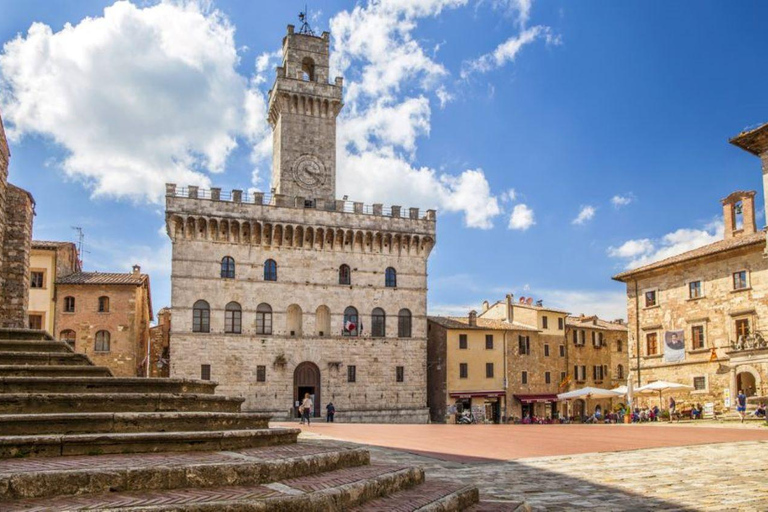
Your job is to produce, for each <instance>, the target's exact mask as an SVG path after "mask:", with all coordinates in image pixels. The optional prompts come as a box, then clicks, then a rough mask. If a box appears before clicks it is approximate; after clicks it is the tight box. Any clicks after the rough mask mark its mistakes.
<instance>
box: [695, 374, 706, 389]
mask: <svg viewBox="0 0 768 512" xmlns="http://www.w3.org/2000/svg"><path fill="white" fill-rule="evenodd" d="M693 389H694V391H705V390H706V389H707V378H706V377H694V378H693Z"/></svg>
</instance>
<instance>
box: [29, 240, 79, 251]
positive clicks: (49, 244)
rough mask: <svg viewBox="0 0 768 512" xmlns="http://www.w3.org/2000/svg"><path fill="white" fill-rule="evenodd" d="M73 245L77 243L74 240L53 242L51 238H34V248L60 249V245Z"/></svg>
mask: <svg viewBox="0 0 768 512" xmlns="http://www.w3.org/2000/svg"><path fill="white" fill-rule="evenodd" d="M68 246H72V247H74V246H75V244H74V243H72V242H53V241H50V240H32V248H33V249H42V250H46V249H58V248H59V247H68Z"/></svg>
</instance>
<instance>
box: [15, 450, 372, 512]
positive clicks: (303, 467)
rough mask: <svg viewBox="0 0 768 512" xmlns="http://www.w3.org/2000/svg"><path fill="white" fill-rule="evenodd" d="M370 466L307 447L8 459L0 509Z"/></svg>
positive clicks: (354, 455) (362, 457) (351, 453)
mask: <svg viewBox="0 0 768 512" xmlns="http://www.w3.org/2000/svg"><path fill="white" fill-rule="evenodd" d="M368 464H370V455H369V453H368V451H367V450H363V449H360V448H354V449H337V448H330V447H324V446H319V445H312V444H308V443H299V444H290V445H282V446H269V447H265V448H250V449H245V450H238V451H235V452H189V453H150V454H141V455H99V456H86V455H83V456H72V457H57V458H55V459H50V458H28V459H5V460H0V503H2V502H3V501H5V500H10V499H29V498H53V497H57V496H58V497H62V496H74V495H79V494H99V493H108V492H124V491H132V492H133V491H144V492H147V491H162V490H170V489H185V488H193V487H194V488H202V487H215V486H233V485H236V486H246V485H260V484H265V483H270V482H275V481H278V480H285V479H289V478H298V477H302V476H308V475H314V474H318V473H324V472H327V471H334V470H337V469H344V468H350V467H360V466H367V465H368ZM0 508H2V506H0Z"/></svg>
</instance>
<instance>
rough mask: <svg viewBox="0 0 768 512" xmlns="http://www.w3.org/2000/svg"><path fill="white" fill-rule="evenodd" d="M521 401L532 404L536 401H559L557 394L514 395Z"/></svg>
mask: <svg viewBox="0 0 768 512" xmlns="http://www.w3.org/2000/svg"><path fill="white" fill-rule="evenodd" d="M512 396H514V397H515V398H516V399H518V400H519V401H520V402H521V403H524V404H532V403H536V402H557V395H546V394H544V395H512Z"/></svg>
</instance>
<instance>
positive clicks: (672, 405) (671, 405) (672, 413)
mask: <svg viewBox="0 0 768 512" xmlns="http://www.w3.org/2000/svg"><path fill="white" fill-rule="evenodd" d="M676 408H677V402H675V399H674V398H672V397H669V422H670V423H672V419H673V418H674V417H675V409H676Z"/></svg>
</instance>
